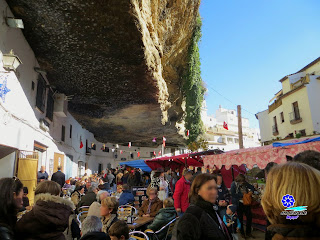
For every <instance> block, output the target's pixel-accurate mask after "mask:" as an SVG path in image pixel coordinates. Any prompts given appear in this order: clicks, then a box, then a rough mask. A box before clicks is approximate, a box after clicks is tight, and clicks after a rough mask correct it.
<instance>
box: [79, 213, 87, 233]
mask: <svg viewBox="0 0 320 240" xmlns="http://www.w3.org/2000/svg"><path fill="white" fill-rule="evenodd" d="M87 214H88V211H82V212H80V213H79V214H78V215H77V221H78V223H79V228H80V229H81V225H82V221H83V220H84V219H85V218H86V217H87ZM83 215H85V216H83Z"/></svg>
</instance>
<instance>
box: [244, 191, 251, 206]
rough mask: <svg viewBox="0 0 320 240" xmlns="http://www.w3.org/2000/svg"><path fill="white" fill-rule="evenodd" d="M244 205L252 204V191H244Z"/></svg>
mask: <svg viewBox="0 0 320 240" xmlns="http://www.w3.org/2000/svg"><path fill="white" fill-rule="evenodd" d="M242 201H243V205H246V206H249V205H251V204H252V192H248V193H244V194H243V198H242Z"/></svg>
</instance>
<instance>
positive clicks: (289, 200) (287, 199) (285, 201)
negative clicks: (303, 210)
mask: <svg viewBox="0 0 320 240" xmlns="http://www.w3.org/2000/svg"><path fill="white" fill-rule="evenodd" d="M281 202H282V205H283V206H284V207H287V208H290V207H293V205H294V202H295V200H294V197H293V196H292V195H289V194H287V195H284V196H283V197H282V200H281Z"/></svg>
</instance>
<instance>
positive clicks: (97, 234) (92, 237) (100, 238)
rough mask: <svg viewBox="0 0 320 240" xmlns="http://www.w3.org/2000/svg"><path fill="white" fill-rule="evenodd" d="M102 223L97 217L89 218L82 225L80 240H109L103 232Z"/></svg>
mask: <svg viewBox="0 0 320 240" xmlns="http://www.w3.org/2000/svg"><path fill="white" fill-rule="evenodd" d="M101 229H102V222H101V220H100V218H98V217H96V216H88V217H86V219H85V220H84V221H83V223H82V227H81V236H82V237H81V238H80V240H107V239H108V237H107V235H106V234H105V233H104V232H101Z"/></svg>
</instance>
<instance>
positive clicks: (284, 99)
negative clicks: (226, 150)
mask: <svg viewBox="0 0 320 240" xmlns="http://www.w3.org/2000/svg"><path fill="white" fill-rule="evenodd" d="M280 82H281V85H282V88H281V90H280V91H279V92H277V93H276V94H275V96H274V97H273V98H272V99H271V100H270V103H271V104H270V105H269V106H268V109H267V110H264V111H262V112H259V113H257V114H256V117H257V119H258V120H259V125H260V129H261V142H263V143H264V144H268V143H270V141H273V140H282V139H290V138H294V137H298V136H311V135H315V134H319V133H320V104H319V103H320V94H319V93H320V57H319V58H317V59H316V60H314V61H313V62H311V63H310V64H308V65H307V66H305V67H304V68H302V69H301V70H299V71H298V72H296V73H294V74H290V75H288V76H285V77H284V78H282V79H281V80H280Z"/></svg>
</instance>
